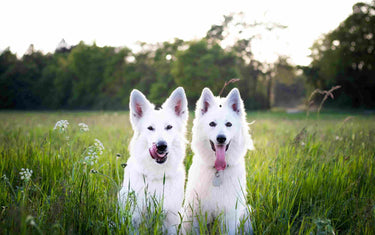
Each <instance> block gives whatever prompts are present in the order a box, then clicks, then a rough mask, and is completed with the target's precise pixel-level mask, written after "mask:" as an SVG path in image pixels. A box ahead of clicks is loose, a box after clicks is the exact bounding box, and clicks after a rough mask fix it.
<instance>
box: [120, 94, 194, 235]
mask: <svg viewBox="0 0 375 235" xmlns="http://www.w3.org/2000/svg"><path fill="white" fill-rule="evenodd" d="M129 108H130V121H131V124H132V127H133V130H134V136H133V138H132V140H131V142H130V145H129V152H130V158H129V159H128V161H127V167H126V168H125V176H124V182H123V185H122V189H121V191H120V193H119V203H120V205H121V206H122V208H124V207H125V204H126V202H127V200H129V195H130V194H132V195H134V194H135V196H136V205H135V207H134V212H132V213H133V224H134V226H135V227H137V226H139V224H140V222H141V219H142V215H144V213H145V212H146V211H147V208H146V207H147V203H148V201H149V202H150V200H151V201H152V200H155V198H156V200H157V201H158V203H162V204H161V205H162V206H163V211H164V212H165V213H166V217H165V221H164V226H163V228H164V232H165V231H166V230H168V233H175V232H176V225H178V224H179V222H180V219H179V216H178V211H179V210H180V209H181V206H182V202H183V197H184V183H185V168H184V165H183V160H184V157H185V145H186V139H185V132H186V124H187V119H188V109H187V99H186V95H185V91H184V89H183V88H182V87H179V88H177V89H176V90H174V91H173V93H172V94H171V96H170V97H169V98H168V99H167V100H166V101H165V103H164V104H163V105H162V108H161V109H160V110H155V108H154V105H153V104H151V103H150V102H149V101H148V100H147V99H146V97H145V96H144V95H143V94H142V93H141V92H140V91H138V90H133V91H132V93H131V94H130V107H129Z"/></svg>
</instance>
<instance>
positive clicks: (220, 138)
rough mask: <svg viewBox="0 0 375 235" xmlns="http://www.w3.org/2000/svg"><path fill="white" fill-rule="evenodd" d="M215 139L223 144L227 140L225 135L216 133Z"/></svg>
mask: <svg viewBox="0 0 375 235" xmlns="http://www.w3.org/2000/svg"><path fill="white" fill-rule="evenodd" d="M216 140H217V142H219V144H224V143H225V141H226V140H227V138H226V137H225V135H218V136H217V137H216Z"/></svg>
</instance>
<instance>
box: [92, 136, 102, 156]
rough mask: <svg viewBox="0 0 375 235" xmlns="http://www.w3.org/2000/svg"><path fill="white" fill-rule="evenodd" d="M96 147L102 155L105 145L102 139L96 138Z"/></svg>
mask: <svg viewBox="0 0 375 235" xmlns="http://www.w3.org/2000/svg"><path fill="white" fill-rule="evenodd" d="M94 145H95V147H96V150H97V151H99V155H102V154H103V151H104V145H103V143H102V142H100V140H98V139H95V144H94Z"/></svg>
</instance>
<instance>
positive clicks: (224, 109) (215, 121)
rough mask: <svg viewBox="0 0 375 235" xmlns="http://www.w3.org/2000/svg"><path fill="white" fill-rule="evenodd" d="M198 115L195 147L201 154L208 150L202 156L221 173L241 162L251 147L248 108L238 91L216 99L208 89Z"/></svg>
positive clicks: (234, 90) (200, 104)
mask: <svg viewBox="0 0 375 235" xmlns="http://www.w3.org/2000/svg"><path fill="white" fill-rule="evenodd" d="M195 115H196V119H195V120H194V128H195V129H194V135H195V136H194V140H193V142H194V145H197V146H201V148H200V149H199V150H197V151H204V152H203V153H202V154H200V155H204V158H205V159H204V160H205V161H206V162H207V161H208V163H209V164H211V163H214V164H213V165H214V166H215V168H216V169H217V170H218V171H220V170H224V169H225V168H226V166H227V164H232V163H235V162H236V161H238V158H239V157H240V156H244V153H245V152H246V150H247V149H249V148H251V147H250V146H249V144H252V143H250V142H249V141H251V138H250V135H249V134H248V126H247V122H246V114H245V110H244V105H243V102H242V99H241V96H240V93H239V91H238V89H237V88H234V89H232V90H231V92H230V93H229V94H228V96H227V97H226V98H218V97H214V95H213V94H212V92H211V90H210V89H208V88H204V89H203V91H202V94H201V97H200V98H199V100H198V102H197V108H196V111H195ZM206 156H208V157H206ZM229 156H230V158H229Z"/></svg>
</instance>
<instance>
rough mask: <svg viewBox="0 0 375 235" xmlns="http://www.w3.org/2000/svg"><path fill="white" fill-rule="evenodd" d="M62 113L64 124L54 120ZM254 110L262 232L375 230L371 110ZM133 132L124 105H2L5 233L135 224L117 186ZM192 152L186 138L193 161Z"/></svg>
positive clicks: (112, 229) (257, 212) (156, 221)
mask: <svg viewBox="0 0 375 235" xmlns="http://www.w3.org/2000/svg"><path fill="white" fill-rule="evenodd" d="M59 120H68V122H69V125H68V127H67V128H66V129H65V131H62V130H61V128H57V129H56V130H53V128H54V126H55V124H56V122H57V121H59ZM253 120H255V121H256V122H255V123H254V124H253V125H252V126H251V132H252V136H253V139H254V142H255V147H256V150H255V151H252V152H249V153H248V154H247V156H246V168H247V174H248V177H247V183H248V187H247V191H248V202H249V203H250V204H251V206H252V208H253V214H252V222H253V227H254V232H255V234H298V233H299V234H310V233H312V234H375V116H374V115H366V116H364V115H359V114H346V113H341V114H335V113H322V114H320V117H319V118H317V115H316V114H314V113H312V114H310V116H309V117H308V118H307V117H306V115H305V114H303V113H300V114H285V113H270V112H250V113H248V121H249V122H251V121H253ZM81 122H83V123H85V124H87V125H88V127H89V131H87V132H83V131H80V127H79V126H78V124H79V123H81ZM191 122H192V115H191V117H190V119H189V123H190V124H189V125H190V127H189V128H188V130H191ZM131 136H132V130H131V127H130V124H129V120H128V113H127V112H53V113H50V112H0V154H1V162H0V177H1V181H0V189H1V190H0V206H1V214H0V234H20V233H21V234H25V233H27V234H29V233H35V234H38V233H40V234H54V233H57V234H60V233H69V234H72V233H89V234H92V233H94V234H105V233H133V232H134V231H133V228H132V227H131V224H130V222H129V221H130V220H129V218H131V214H127V215H126V219H125V221H123V223H122V224H121V223H120V218H119V216H118V214H119V213H118V211H119V208H118V206H117V195H116V194H117V192H118V190H119V186H120V185H121V181H122V178H123V172H124V169H125V170H126V167H125V168H123V167H124V165H123V164H124V163H126V160H127V158H128V157H129V155H128V151H127V147H128V144H129V141H130V138H131ZM188 138H189V139H191V133H190V132H189V133H188ZM95 139H97V140H99V141H100V142H101V143H102V144H103V146H104V150H103V149H102V148H101V146H100V143H99V142H98V141H97V140H95ZM95 143H96V145H95ZM95 154H96V155H95ZM96 156H97V158H96ZM191 158H192V152H191V150H190V148H189V147H188V149H187V156H186V159H185V163H186V168H188V167H189V165H190V163H191ZM96 159H97V161H96ZM22 168H24V170H22ZM26 168H28V169H29V170H32V173H31V174H29V173H30V172H27V171H26ZM21 171H22V174H20V172H21ZM161 218H162V216H161V215H160V212H158V211H156V212H155V214H154V216H150V217H149V218H147V219H145V222H144V223H142V225H141V227H140V231H139V232H140V234H146V233H156V234H157V233H161V231H162V230H161ZM146 220H147V221H146Z"/></svg>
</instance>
